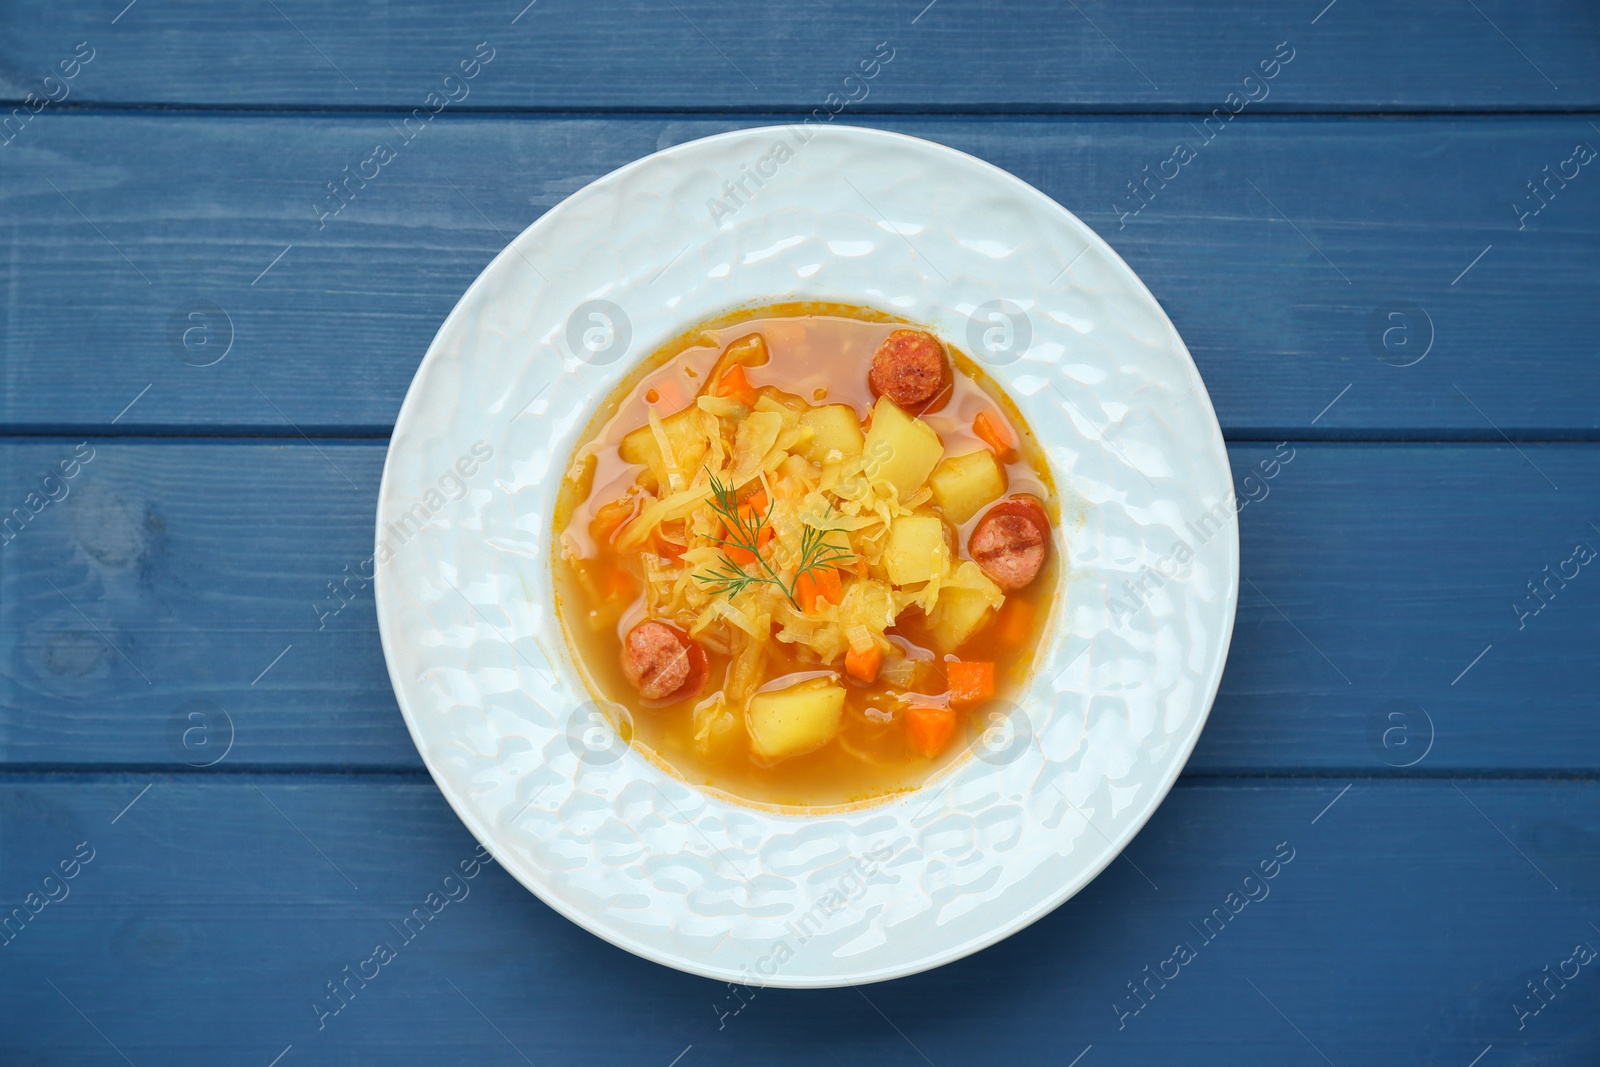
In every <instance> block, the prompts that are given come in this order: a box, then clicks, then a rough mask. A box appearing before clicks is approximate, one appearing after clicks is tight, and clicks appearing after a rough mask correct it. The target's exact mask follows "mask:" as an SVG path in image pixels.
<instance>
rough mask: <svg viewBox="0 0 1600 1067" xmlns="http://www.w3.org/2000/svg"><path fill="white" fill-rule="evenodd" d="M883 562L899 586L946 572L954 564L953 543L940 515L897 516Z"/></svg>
mask: <svg viewBox="0 0 1600 1067" xmlns="http://www.w3.org/2000/svg"><path fill="white" fill-rule="evenodd" d="M883 565H884V569H885V570H887V571H888V572H889V580H890V581H891V582H893V583H894V584H895V585H899V586H906V585H917V584H920V583H922V582H926V581H927V580H928V579H930V578H932V577H933V576H934V575H936V574H943V573H944V572H945V568H946V567H948V566H949V565H950V543H949V542H948V541H947V540H945V532H944V523H943V522H941V521H940V519H939V516H937V515H930V514H928V513H926V512H917V513H915V514H912V515H902V516H900V517H899V518H897V519H895V520H894V523H893V524H892V525H890V527H889V543H888V544H887V545H886V546H885V547H884V550H883Z"/></svg>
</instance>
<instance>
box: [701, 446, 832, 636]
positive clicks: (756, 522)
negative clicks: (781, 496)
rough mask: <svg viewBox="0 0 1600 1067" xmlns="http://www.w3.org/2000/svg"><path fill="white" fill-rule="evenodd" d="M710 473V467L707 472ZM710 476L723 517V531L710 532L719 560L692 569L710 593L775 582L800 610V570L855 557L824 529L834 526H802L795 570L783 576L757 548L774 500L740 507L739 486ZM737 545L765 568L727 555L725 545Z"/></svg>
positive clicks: (814, 569) (714, 508) (717, 512)
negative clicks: (719, 548) (753, 567)
mask: <svg viewBox="0 0 1600 1067" xmlns="http://www.w3.org/2000/svg"><path fill="white" fill-rule="evenodd" d="M708 473H709V472H708ZM710 478H711V511H712V513H713V514H714V515H716V516H717V517H718V518H719V519H721V520H722V527H723V530H724V531H725V532H726V533H727V537H713V538H711V540H712V542H713V543H715V544H718V545H721V546H722V547H723V554H722V563H721V565H720V566H718V567H715V568H713V569H712V570H710V571H707V572H705V573H703V574H696V575H695V578H696V579H697V580H698V581H700V582H701V583H702V584H703V585H705V587H706V589H707V591H708V592H710V593H711V594H712V595H713V596H715V595H718V594H724V593H725V594H727V595H728V596H730V597H735V596H738V595H739V594H740V593H742V592H744V591H745V590H746V589H748V588H750V586H752V585H772V586H776V587H777V588H778V590H779V591H780V592H782V593H783V595H784V596H785V597H787V598H788V600H789V603H791V604H793V605H794V606H795V609H796V610H800V601H799V598H798V596H797V594H796V590H797V587H798V585H799V582H800V576H801V575H803V574H810V575H812V576H813V577H815V576H816V574H817V573H818V572H820V571H821V569H822V568H824V567H830V566H833V565H835V564H837V563H839V562H841V561H843V560H847V559H852V558H854V553H853V552H851V551H850V549H849V548H848V547H845V546H840V545H836V544H833V543H832V542H830V541H829V540H828V534H830V533H833V532H834V529H833V528H828V529H818V528H817V527H814V526H806V527H805V528H804V529H803V530H802V531H801V532H800V559H799V561H798V564H797V565H796V567H795V572H794V576H793V577H792V578H790V579H789V580H788V581H787V582H786V581H784V580H783V577H782V575H780V574H779V573H778V572H777V571H776V570H774V569H773V567H772V563H771V561H769V560H768V559H767V558H766V557H765V556H763V555H762V554H761V531H762V530H763V529H764V528H766V527H767V525H768V524H769V523H770V521H771V519H772V508H773V503H774V502H773V501H771V500H768V502H767V506H766V509H765V510H764V511H763V512H762V513H761V514H760V515H757V514H756V513H755V509H754V508H741V507H740V506H739V495H738V489H737V488H736V487H735V486H734V485H733V484H731V483H727V482H723V481H722V480H721V479H720V478H718V477H717V476H716V475H715V474H711V475H710ZM831 514H833V505H832V504H831V503H830V504H829V505H828V510H827V512H825V513H824V518H826V517H827V516H828V515H831ZM729 548H736V549H739V550H740V551H741V552H744V553H746V554H748V555H750V556H752V557H754V561H755V563H756V564H759V565H760V567H761V570H762V571H765V573H760V572H755V571H749V570H746V569H745V568H744V566H742V565H741V564H739V563H736V562H735V561H734V560H732V559H730V558H729V557H728V553H727V549H729Z"/></svg>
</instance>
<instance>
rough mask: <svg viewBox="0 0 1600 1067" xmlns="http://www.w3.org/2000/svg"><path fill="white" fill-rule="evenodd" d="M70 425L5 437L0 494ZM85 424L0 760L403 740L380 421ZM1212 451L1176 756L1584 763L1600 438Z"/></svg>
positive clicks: (1595, 624) (9, 669)
mask: <svg viewBox="0 0 1600 1067" xmlns="http://www.w3.org/2000/svg"><path fill="white" fill-rule="evenodd" d="M76 446H77V442H73V441H65V440H63V441H29V442H16V441H13V442H11V443H9V444H7V445H5V446H4V453H3V454H4V462H3V464H0V468H3V471H4V474H3V475H0V488H3V490H4V496H3V497H0V500H3V501H4V502H5V503H6V504H7V505H8V506H13V505H19V504H24V503H25V501H26V496H27V494H28V493H29V492H33V491H36V490H38V489H39V488H40V487H41V485H42V484H43V483H42V477H43V475H42V472H43V471H45V470H46V468H47V467H49V466H50V465H51V464H53V463H56V462H58V461H60V460H63V459H68V458H70V457H71V456H72V454H73V451H74V448H75V447H76ZM90 447H92V448H94V449H95V452H94V458H93V459H92V460H91V461H90V462H89V463H88V465H87V466H84V467H82V468H81V470H79V472H78V473H77V476H76V478H75V479H74V480H72V481H71V482H68V483H66V488H67V490H68V493H69V495H68V496H67V497H66V498H65V499H64V500H62V501H61V502H60V503H52V504H49V505H47V506H46V507H45V508H44V510H42V511H41V512H40V514H39V515H38V516H37V517H36V518H35V519H33V520H32V521H31V522H30V523H29V524H28V525H27V526H26V527H25V528H23V529H22V530H21V532H20V534H19V535H17V536H15V537H14V539H12V540H11V541H10V543H8V544H6V545H5V546H4V547H3V548H0V664H5V670H4V672H3V675H4V676H3V677H0V742H3V744H0V759H3V761H4V763H5V764H9V765H12V766H19V765H32V766H40V765H43V766H54V765H62V764H73V765H83V766H105V765H127V764H148V765H156V766H180V765H182V764H184V763H189V764H196V763H203V762H206V761H207V760H210V759H212V758H213V757H214V755H215V754H216V753H218V751H219V747H220V746H221V745H222V743H223V740H224V738H225V737H226V732H225V730H224V727H223V725H218V726H217V727H216V730H217V731H218V732H217V733H216V735H215V738H212V735H211V734H210V733H208V732H207V731H206V730H205V729H202V730H201V732H199V733H194V732H192V729H193V727H195V726H196V725H197V724H198V725H199V726H201V727H207V726H208V724H209V723H212V722H215V723H217V724H225V723H227V722H231V724H232V731H233V739H234V740H233V747H232V748H231V750H229V751H228V752H227V763H226V767H227V768H234V767H251V766H285V765H294V766H309V767H325V768H326V767H346V766H356V767H375V768H383V767H391V768H416V767H418V766H419V762H418V759H417V756H416V753H415V750H414V749H413V747H412V745H411V742H410V739H409V737H408V736H407V734H406V731H405V729H404V727H403V725H402V723H401V719H400V716H399V713H398V711H397V710H396V708H395V704H394V697H393V695H392V692H391V690H390V686H389V681H388V676H387V674H386V673H385V670H384V664H383V658H382V653H381V650H380V649H379V646H378V640H377V632H376V620H375V616H374V611H373V606H372V598H371V593H370V589H369V588H367V587H365V585H364V583H362V582H361V581H360V579H359V577H357V578H351V580H350V582H349V584H348V585H346V584H344V581H345V578H346V577H347V576H349V575H359V574H360V573H362V572H367V571H369V568H368V567H367V566H366V564H365V561H366V560H368V559H369V558H370V556H371V552H372V547H371V546H372V522H373V519H372V515H373V512H374V501H375V497H376V487H377V481H378V477H379V473H380V469H381V463H382V458H383V449H382V447H381V445H380V444H379V443H376V442H364V443H338V442H331V441H324V442H322V443H320V444H319V445H318V446H317V447H311V446H309V445H306V444H304V443H301V444H297V445H282V444H278V445H263V444H260V443H252V442H223V443H207V444H201V443H195V442H187V441H154V442H152V441H125V442H117V441H106V440H104V439H99V440H95V441H93V442H90ZM1230 454H1231V456H1232V459H1233V462H1234V466H1235V474H1236V481H1237V483H1238V490H1237V491H1238V494H1239V496H1240V497H1241V498H1242V499H1244V500H1246V501H1247V503H1246V504H1245V505H1244V507H1243V510H1242V511H1241V513H1240V524H1241V530H1242V546H1241V551H1242V557H1243V575H1244V578H1245V582H1244V584H1243V585H1242V587H1241V596H1240V609H1239V616H1238V622H1237V625H1236V626H1235V630H1234V638H1233V647H1232V652H1231V657H1230V661H1229V666H1228V670H1227V672H1226V674H1225V675H1224V678H1223V682H1222V688H1221V693H1220V696H1219V698H1218V701H1217V705H1216V708H1215V710H1214V711H1213V713H1212V716H1211V721H1210V723H1209V724H1208V725H1207V728H1206V732H1205V734H1204V735H1203V736H1202V738H1201V742H1200V746H1199V748H1198V749H1197V751H1196V753H1195V756H1194V759H1193V760H1192V762H1191V763H1190V767H1189V769H1190V772H1191V773H1195V774H1218V773H1234V772H1250V773H1261V772H1272V771H1282V772H1299V771H1303V770H1316V771H1322V772H1327V771H1330V770H1348V771H1350V772H1351V773H1363V774H1372V773H1390V772H1391V769H1395V768H1399V767H1401V766H1402V765H1407V764H1409V765H1410V769H1411V770H1412V771H1414V772H1417V773H1432V772H1441V773H1442V772H1444V771H1460V770H1478V771H1482V770H1495V771H1508V772H1519V773H1522V772H1534V771H1539V772H1557V771H1573V772H1585V773H1586V772H1592V771H1594V770H1595V769H1596V768H1597V767H1600V762H1597V761H1600V721H1597V719H1596V717H1595V715H1594V693H1595V692H1596V691H1600V660H1597V659H1596V657H1595V656H1594V655H1593V654H1592V650H1593V648H1594V646H1595V642H1596V639H1597V638H1600V612H1597V611H1596V610H1595V608H1596V606H1597V605H1600V579H1596V578H1595V577H1594V576H1593V575H1591V573H1590V572H1591V571H1592V570H1593V569H1594V568H1593V565H1587V566H1586V565H1582V564H1579V563H1574V562H1569V561H1571V560H1572V559H1573V549H1574V546H1575V545H1576V544H1577V543H1579V542H1584V543H1587V544H1588V545H1590V546H1593V547H1594V548H1600V530H1597V529H1595V527H1593V526H1591V525H1590V523H1591V522H1593V523H1597V524H1600V514H1597V513H1596V512H1595V511H1594V498H1595V493H1594V490H1595V488H1596V485H1597V477H1600V447H1596V446H1593V445H1570V444H1567V445H1557V444H1545V445H1523V446H1521V447H1520V448H1513V447H1509V446H1503V445H1502V446H1489V445H1467V446H1462V445H1456V446H1419V445H1375V444H1327V443H1323V444H1306V443H1304V442H1300V443H1293V444H1290V445H1287V446H1285V447H1284V448H1283V449H1281V450H1280V449H1278V448H1276V447H1275V446H1272V445H1254V444H1244V445H1234V446H1232V448H1231V453H1230ZM1274 457H1278V458H1277V459H1275V458H1274ZM1283 458H1287V462H1286V463H1285V462H1282V459H1283ZM1263 464H1265V467H1264V468H1263ZM1275 464H1276V465H1275ZM1263 470H1266V471H1271V472H1272V477H1270V478H1266V477H1264V475H1263ZM1545 477H1549V478H1550V479H1551V480H1552V482H1553V484H1554V485H1555V486H1559V487H1560V488H1559V489H1556V488H1553V487H1552V483H1551V482H1546V481H1545V480H1544V479H1545ZM346 479H348V480H346ZM59 491H60V490H59V488H58V489H57V492H59ZM1547 566H1548V567H1549V568H1551V570H1550V571H1549V572H1546V571H1545V570H1544V568H1545V567H1547ZM347 568H348V569H347ZM1563 570H1565V571H1566V572H1567V573H1568V574H1569V575H1573V576H1572V577H1570V579H1565V580H1564V579H1562V578H1561V577H1560V574H1561V572H1562V571H1563ZM1551 574H1553V575H1555V577H1554V578H1553V579H1552V578H1550V577H1549V575H1551ZM1530 581H1531V582H1535V584H1537V585H1538V586H1539V587H1540V590H1541V592H1540V594H1539V596H1540V599H1535V598H1534V597H1533V596H1532V595H1531V594H1530V593H1529V591H1528V588H1527V583H1528V582H1530ZM1547 581H1548V582H1550V583H1551V584H1550V585H1548V586H1546V585H1545V583H1546V582H1547ZM329 583H337V584H339V585H340V586H341V588H342V589H343V590H344V592H343V593H342V594H341V595H340V596H339V597H338V598H336V597H335V596H334V595H333V594H332V593H331V592H330V589H329ZM1546 599H1547V600H1548V603H1546V602H1545V600H1546ZM345 601H349V603H348V604H347V605H345V604H344V602H345ZM1519 603H1520V604H1521V605H1523V607H1522V611H1523V612H1524V613H1525V614H1523V615H1521V616H1519V615H1518V614H1517V612H1516V611H1515V610H1514V609H1513V605H1514V604H1519ZM341 605H344V606H341ZM335 609H337V610H335ZM1534 609H1537V611H1535V610H1534ZM80 613H81V614H80ZM1519 623H1520V627H1519ZM113 645H114V646H115V647H113ZM1490 645H1492V646H1493V647H1492V648H1491V649H1489V650H1488V651H1487V652H1485V651H1484V650H1485V648H1486V646H1490ZM290 646H292V647H290ZM1480 653H1483V654H1482V655H1481V657H1480V655H1479V654H1480ZM263 672H264V673H263ZM195 701H202V702H208V703H207V705H206V706H202V707H200V708H198V709H196V708H194V707H193V706H192V705H191V702H195ZM215 708H221V709H223V710H224V711H225V712H226V713H227V716H228V719H227V720H224V719H222V718H221V717H220V716H218V715H217V714H216V712H215V710H214V709H215ZM193 710H199V711H201V712H202V713H203V714H207V715H210V716H212V718H209V719H204V720H190V719H189V718H188V715H189V712H190V711H193ZM1392 714H1399V715H1400V716H1401V717H1400V718H1391V715H1392ZM1519 721H1526V722H1528V723H1530V724H1536V725H1533V726H1531V728H1528V729H1511V728H1509V727H1508V723H1511V722H1519ZM1430 724H1431V726H1430ZM186 737H187V738H188V740H189V742H190V744H189V745H188V746H187V747H185V746H184V744H183V741H184V739H185V738H186ZM1430 737H1431V738H1432V739H1433V743H1432V745H1431V747H1430V746H1429V739H1430ZM207 744H210V745H211V746H212V747H209V748H207V747H206V745H207ZM1419 757H1420V758H1419Z"/></svg>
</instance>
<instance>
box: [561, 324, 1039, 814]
mask: <svg viewBox="0 0 1600 1067" xmlns="http://www.w3.org/2000/svg"><path fill="white" fill-rule="evenodd" d="M1056 516H1057V504H1056V500H1055V494H1054V490H1053V487H1052V484H1051V481H1050V478H1049V475H1048V473H1047V470H1046V467H1045V464H1044V462H1043V458H1042V455H1041V453H1040V450H1039V448H1038V445H1037V443H1036V442H1035V439H1034V436H1033V433H1032V432H1031V431H1030V430H1029V428H1028V427H1027V426H1026V425H1025V424H1024V423H1023V421H1022V419H1021V417H1020V416H1019V415H1018V413H1017V411H1016V409H1015V407H1014V406H1013V405H1012V404H1011V403H1010V402H1009V401H1008V400H1007V399H1006V397H1005V396H1004V394H1002V393H1001V391H1000V390H999V389H998V388H997V387H996V386H995V385H994V384H993V383H992V382H991V381H989V380H988V379H987V377H986V376H985V375H984V374H983V373H982V372H981V371H980V370H979V369H978V368H977V367H976V366H975V365H974V364H973V363H972V362H971V361H970V360H968V359H967V358H966V357H965V356H963V355H961V354H960V353H959V352H956V351H954V350H953V349H951V348H950V347H949V346H948V345H946V344H945V343H943V342H942V341H941V339H940V338H938V337H936V336H934V335H933V334H932V333H930V332H928V331H926V330H923V329H919V328H918V327H916V326H914V325H911V324H908V323H905V322H901V321H899V320H897V319H894V318H893V317H891V316H888V315H884V314H882V313H879V312H876V311H873V310H871V309H867V308H858V307H844V306H837V305H782V306H774V307H769V308H765V309H762V310H759V311H747V312H743V313H742V314H740V315H737V316H729V317H727V318H725V319H722V320H719V321H716V322H712V323H708V324H705V325H703V326H700V327H697V328H695V329H693V330H690V331H689V332H688V333H686V334H684V335H683V336H682V337H680V338H678V339H676V340H675V341H673V342H671V343H669V344H667V345H666V346H664V347H663V348H662V349H661V350H659V351H657V352H656V353H655V354H654V355H653V356H652V358H650V359H649V360H646V361H645V363H644V365H643V366H642V367H641V369H640V370H639V371H637V372H635V374H634V375H633V376H632V377H631V379H629V380H628V381H625V382H624V383H623V384H622V385H621V386H620V387H618V389H617V390H616V391H615V392H614V393H613V394H612V396H611V397H610V398H609V399H608V400H607V402H606V403H605V404H604V405H603V406H602V408H601V410H600V412H599V413H598V414H597V415H596V417H595V419H594V421H593V423H592V424H591V425H590V427H589V429H588V431H587V433H586V435H585V438H584V441H583V443H582V444H581V445H580V446H579V447H578V449H577V451H576V453H575V454H574V456H573V459H572V463H571V464H570V467H569V469H568V471H567V473H566V477H565V479H564V482H563V485H562V488H561V494H560V497H559V503H558V507H557V511H556V516H555V533H556V536H557V538H558V551H557V553H556V561H555V579H556V592H557V600H558V607H559V614H560V617H561V620H562V624H563V627H564V628H565V631H566V633H567V636H568V639H569V641H570V642H571V644H572V648H573V650H574V653H575V657H574V658H575V659H576V660H577V662H578V663H579V665H580V668H581V669H582V670H583V672H584V673H585V675H586V681H587V683H588V684H589V686H590V687H591V688H592V689H593V690H594V692H595V695H596V697H597V698H598V702H599V703H600V705H601V706H602V707H608V708H609V709H610V710H611V712H612V713H614V714H616V715H617V716H618V717H619V718H621V719H625V720H630V721H629V722H619V723H618V727H619V729H620V730H622V731H624V733H627V732H629V731H631V741H632V743H633V745H634V746H635V747H636V748H638V749H640V750H641V751H643V752H644V753H645V754H646V755H647V756H649V757H650V758H652V759H653V760H655V761H656V762H658V763H660V764H662V765H664V766H665V767H666V768H667V769H669V770H670V771H672V772H673V773H675V774H677V775H678V776H679V777H681V778H683V779H684V780H686V781H689V782H691V783H693V784H695V785H698V786H702V787H705V788H707V789H710V790H714V791H717V792H720V793H723V794H725V795H728V796H731V797H734V798H737V799H740V800H744V801H748V802H753V803H757V804H761V805H774V806H780V807H803V808H816V807H824V806H834V805H845V804H853V803H859V802H863V801H869V800H873V799H876V798H882V797H885V796H888V795H891V794H893V793H896V792H900V791H902V790H907V789H912V788H915V787H917V786H918V785H920V784H921V783H922V782H923V781H925V780H926V779H927V778H928V777H929V776H930V775H932V774H933V773H935V772H936V771H938V770H939V769H940V768H942V767H943V766H945V765H946V764H948V763H949V762H950V761H952V760H954V759H957V758H960V756H961V754H962V753H963V752H964V751H966V750H967V749H968V747H969V746H970V744H971V741H972V740H973V739H974V738H975V737H977V736H978V735H979V734H980V733H981V732H982V730H984V729H985V728H990V727H992V726H993V725H994V724H993V723H992V722H991V721H989V720H990V718H992V715H993V714H994V709H996V708H1003V707H1004V706H1005V704H1004V700H1005V698H1006V697H1008V696H1009V695H1013V694H1014V693H1015V692H1016V691H1017V690H1018V688H1019V687H1020V685H1021V683H1022V682H1024V681H1025V680H1026V677H1027V675H1028V672H1029V668H1030V665H1031V664H1032V662H1033V658H1034V650H1035V647H1036V645H1037V644H1038V642H1039V640H1040V638H1041V634H1042V631H1043V628H1044V626H1045V624H1046V621H1047V616H1048V614H1049V607H1050V604H1051V601H1052V599H1053V597H1052V594H1053V591H1054V589H1055V587H1056V586H1057V584H1058V579H1059V575H1060V574H1061V572H1062V569H1063V567H1064V564H1065V561H1064V560H1062V559H1061V558H1060V552H1059V551H1058V549H1057V548H1056V547H1055V545H1054V542H1053V537H1052V532H1051V531H1052V529H1053V528H1054V526H1055V525H1056V523H1055V521H1054V520H1055V518H1056Z"/></svg>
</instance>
